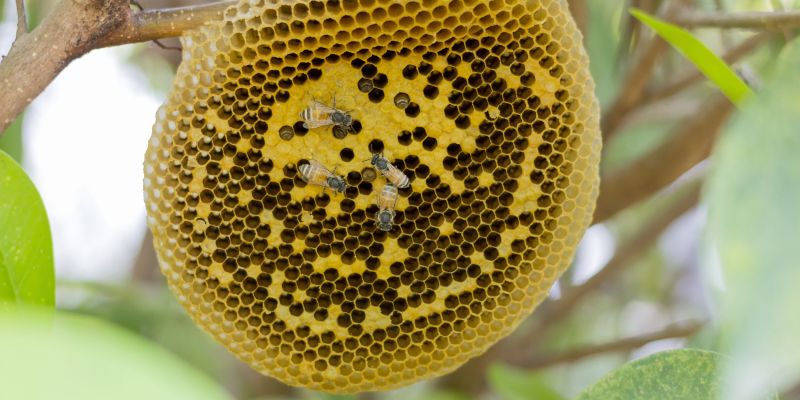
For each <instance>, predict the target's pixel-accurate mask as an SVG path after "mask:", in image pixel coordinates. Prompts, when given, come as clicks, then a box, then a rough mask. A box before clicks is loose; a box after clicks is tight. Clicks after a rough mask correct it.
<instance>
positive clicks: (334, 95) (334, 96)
mask: <svg viewBox="0 0 800 400" xmlns="http://www.w3.org/2000/svg"><path fill="white" fill-rule="evenodd" d="M331 108H336V93H334V94H333V107H331Z"/></svg>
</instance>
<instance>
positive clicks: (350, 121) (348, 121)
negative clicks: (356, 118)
mask: <svg viewBox="0 0 800 400" xmlns="http://www.w3.org/2000/svg"><path fill="white" fill-rule="evenodd" d="M342 125H344V126H346V127H348V128H352V126H353V117H351V116H350V115H348V114H345V116H344V122H342Z"/></svg>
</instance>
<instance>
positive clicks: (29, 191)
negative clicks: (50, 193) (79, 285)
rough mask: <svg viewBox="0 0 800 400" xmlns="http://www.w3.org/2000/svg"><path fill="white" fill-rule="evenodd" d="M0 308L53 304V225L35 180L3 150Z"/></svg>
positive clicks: (0, 168) (0, 159)
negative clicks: (34, 182) (50, 222)
mask: <svg viewBox="0 0 800 400" xmlns="http://www.w3.org/2000/svg"><path fill="white" fill-rule="evenodd" d="M0 232H2V233H3V234H2V235H0V311H1V310H3V309H18V308H19V307H21V306H22V305H23V304H32V305H38V306H48V307H53V306H54V305H55V273H54V271H53V243H52V239H51V236H50V224H49V223H48V220H47V213H46V212H45V209H44V204H43V203H42V199H41V197H39V192H38V191H37V190H36V187H34V185H33V182H31V180H30V179H29V178H28V175H27V174H25V171H23V169H22V167H20V166H19V164H17V163H16V162H15V161H14V160H13V159H12V158H11V157H10V156H9V155H8V154H6V153H4V152H3V151H2V150H0Z"/></svg>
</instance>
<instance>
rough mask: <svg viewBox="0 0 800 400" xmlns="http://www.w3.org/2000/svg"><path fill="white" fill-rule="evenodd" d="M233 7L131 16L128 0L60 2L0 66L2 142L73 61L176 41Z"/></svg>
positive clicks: (224, 5)
mask: <svg viewBox="0 0 800 400" xmlns="http://www.w3.org/2000/svg"><path fill="white" fill-rule="evenodd" d="M17 1H18V2H17V7H18V9H19V7H20V3H21V0H17ZM235 3H236V2H235V1H230V2H224V3H216V4H210V5H203V6H194V7H184V8H174V9H168V10H148V11H134V10H132V9H131V8H130V6H129V3H128V0H62V1H60V2H59V3H58V4H57V5H56V7H55V8H54V9H53V11H52V12H51V13H50V14H49V15H48V16H47V17H46V18H45V19H44V21H42V23H41V24H40V25H39V26H38V27H37V28H36V29H34V31H33V32H30V33H28V34H26V35H23V36H21V37H20V36H19V35H18V37H17V40H15V41H14V44H13V45H12V47H11V50H10V51H9V53H8V56H7V57H6V58H5V59H3V61H2V63H0V136H1V135H2V133H3V132H5V130H6V129H8V127H9V126H10V125H11V123H12V122H14V120H15V119H16V118H17V117H18V116H19V115H20V114H21V113H22V111H23V110H25V108H26V107H27V106H28V104H30V102H31V101H33V99H35V98H36V96H38V95H39V94H40V93H41V92H42V91H44V89H45V88H46V87H47V86H48V85H49V84H50V82H52V81H53V79H55V77H56V76H58V74H59V73H60V72H61V70H63V69H64V68H65V67H66V66H67V65H69V63H70V62H72V60H74V59H76V58H78V57H80V56H82V55H84V54H86V53H88V52H90V51H92V50H94V49H99V48H103V47H111V46H118V45H122V44H129V43H138V42H146V41H150V40H155V39H163V38H168V37H175V36H180V35H181V34H183V32H184V31H186V30H188V29H194V28H197V27H200V26H202V25H204V24H206V23H208V22H210V21H212V20H221V18H222V15H223V12H224V11H225V10H226V9H227V8H228V7H230V6H232V5H234V4H235ZM26 30H27V28H26Z"/></svg>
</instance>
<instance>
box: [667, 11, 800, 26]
mask: <svg viewBox="0 0 800 400" xmlns="http://www.w3.org/2000/svg"><path fill="white" fill-rule="evenodd" d="M668 20H669V22H671V23H673V24H675V25H678V26H682V27H684V28H723V29H766V30H780V29H783V28H797V27H800V10H788V11H776V12H741V13H726V12H716V11H699V10H682V11H681V12H679V13H677V14H675V15H674V16H673V17H672V18H669V19H668Z"/></svg>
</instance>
